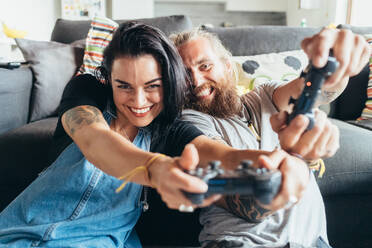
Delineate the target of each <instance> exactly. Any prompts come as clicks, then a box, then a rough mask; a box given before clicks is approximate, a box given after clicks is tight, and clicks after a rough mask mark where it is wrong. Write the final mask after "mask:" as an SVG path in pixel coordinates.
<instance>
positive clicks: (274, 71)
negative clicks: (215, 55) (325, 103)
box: [233, 50, 308, 94]
mask: <svg viewBox="0 0 372 248" xmlns="http://www.w3.org/2000/svg"><path fill="white" fill-rule="evenodd" d="M233 60H234V61H235V63H236V65H237V74H238V85H237V88H238V92H239V94H244V93H246V92H248V91H249V90H251V89H253V87H254V86H255V85H259V84H261V83H263V82H266V81H267V80H280V81H283V82H288V81H291V80H293V79H295V78H297V77H298V76H299V75H300V73H301V71H302V70H303V69H304V68H305V67H306V66H307V64H308V58H307V55H306V54H305V53H304V52H303V51H302V50H294V51H287V52H281V53H269V54H260V55H255V56H235V57H233Z"/></svg>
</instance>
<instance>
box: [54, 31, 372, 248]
mask: <svg viewBox="0 0 372 248" xmlns="http://www.w3.org/2000/svg"><path fill="white" fill-rule="evenodd" d="M322 36H324V33H320V34H318V35H317V36H314V37H313V38H312V39H310V40H305V41H304V49H305V51H306V52H307V53H308V54H309V56H310V58H312V59H313V62H314V64H315V65H317V66H321V64H322V63H324V58H323V61H322V56H319V54H316V52H317V51H315V52H314V47H317V46H316V45H319V42H320V43H322V45H323V49H324V51H323V52H322V53H325V52H326V51H327V50H329V48H331V47H333V48H334V51H335V55H336V58H338V59H339V60H340V61H341V66H340V69H339V72H337V73H336V74H335V75H334V76H332V77H331V78H330V79H329V82H338V83H337V84H335V83H334V84H333V85H332V84H331V85H332V86H333V87H332V88H330V89H331V90H332V92H333V90H334V88H340V90H338V91H341V90H342V89H343V88H344V87H345V85H346V83H347V79H348V78H347V77H348V76H349V75H353V74H356V73H357V72H358V71H359V70H360V69H361V67H360V66H359V67H358V66H356V68H354V69H353V68H350V66H349V65H350V64H353V63H352V62H353V61H354V60H356V59H360V60H361V61H366V58H367V56H366V55H365V53H367V51H364V44H363V43H362V44H360V43H358V44H353V45H352V46H350V47H351V48H350V49H349V53H348V54H347V55H345V53H344V54H342V53H341V55H340V50H338V49H336V47H337V46H340V47H341V48H342V47H349V45H350V44H345V42H343V40H341V41H340V40H337V37H341V36H342V35H340V33H336V32H334V33H333V34H331V35H329V34H328V36H326V37H325V39H323V38H322ZM346 36H347V37H348V38H347V39H348V40H350V39H354V37H357V36H354V35H353V34H351V33H348V34H347V35H346ZM344 39H345V38H344ZM193 41H196V40H194V39H191V40H188V41H187V42H186V43H182V46H181V45H180V46H179V51H180V53H181V55H182V57H183V60H184V62H185V64H186V66H187V68H188V69H189V71H190V74H191V75H192V78H193V84H194V86H195V89H194V94H193V95H194V98H191V101H190V102H189V104H190V106H192V107H196V108H198V107H197V102H206V105H205V106H206V108H205V107H203V106H202V107H201V108H198V109H199V110H201V111H205V112H206V111H208V110H206V109H210V107H212V106H213V104H211V103H212V102H213V101H212V100H213V99H215V97H216V99H223V97H222V98H217V96H218V94H217V93H218V92H222V91H218V90H216V89H217V88H218V87H217V86H221V87H220V88H223V89H225V87H223V84H226V85H232V83H233V81H231V79H230V76H229V75H231V74H229V73H225V74H224V73H223V72H232V67H231V64H229V63H227V61H224V60H223V58H220V57H211V58H209V60H205V59H204V57H205V56H204V55H205V54H204V53H203V51H197V52H196V53H195V51H194V52H192V51H193V50H192V49H193V48H197V47H198V42H193ZM201 42H203V41H202V40H201ZM208 42H209V41H208ZM208 42H207V41H204V45H205V46H206V47H205V48H208V46H211V44H208ZM323 43H325V44H323ZM188 45H190V46H188ZM306 45H307V46H306ZM189 49H190V50H189ZM351 49H354V50H355V51H361V52H360V53H359V55H358V56H357V57H358V58H354V59H350V53H351V51H350V50H351ZM187 51H190V53H188V52H187ZM205 51H207V50H204V52H205ZM211 51H212V52H215V51H214V50H213V49H212V50H211ZM195 54H200V56H201V58H202V59H195V57H194V55H195ZM314 54H315V55H314ZM189 55H190V56H189ZM337 56H338V57H337ZM345 57H346V59H345ZM206 61H207V62H208V63H201V62H206ZM361 63H362V62H361ZM212 68H213V70H211V69H212ZM225 68H227V70H226V69H225ZM351 69H353V70H351ZM196 72H199V74H198V73H196ZM201 72H203V73H201ZM207 72H208V73H207ZM340 72H342V73H340ZM345 72H346V75H344V73H345ZM211 75H212V76H213V77H216V78H218V79H219V80H213V78H212V80H210V79H209V78H210V77H211ZM204 79H208V80H209V81H210V83H208V84H205V82H203V80H204ZM220 79H221V81H220ZM204 81H206V80H204ZM220 82H222V83H221V84H220ZM198 84H200V85H198ZM203 85H204V86H203ZM294 85H295V86H297V87H293V86H294ZM301 85H302V82H301V81H300V80H297V81H295V83H291V84H288V85H286V86H283V87H276V86H273V87H271V92H266V93H267V94H266V95H267V96H268V97H267V99H266V100H267V101H266V103H267V104H268V105H269V104H271V107H270V108H271V109H270V111H267V112H268V113H275V110H276V109H275V108H278V109H279V110H288V109H289V108H288V104H287V103H288V98H289V96H293V97H296V96H298V94H300V92H301V89H302V87H301ZM199 86H201V87H199ZM262 92H263V93H262V94H264V92H265V91H264V90H262ZM70 94H71V92H70ZM77 94H79V93H77ZM229 94H230V95H231V96H233V95H234V93H231V92H230V93H229ZM271 95H272V99H271ZM328 95H333V97H334V96H335V95H336V94H335V93H332V94H331V93H329V94H328ZM91 96H92V97H93V98H94V93H92V94H91ZM66 97H69V96H65V98H66ZM228 98H230V97H228ZM193 99H194V100H193ZM201 100H203V101H201ZM204 100H205V101H204ZM242 100H244V101H247V104H246V105H247V106H250V108H252V109H250V108H249V109H246V111H249V110H251V111H254V112H253V113H252V114H256V115H257V116H255V117H254V118H252V120H254V122H255V123H253V124H255V125H253V126H255V127H256V128H258V129H259V130H257V133H258V134H261V137H260V138H261V140H262V141H261V146H262V144H264V143H265V142H268V143H269V144H270V145H271V146H272V147H270V148H267V147H266V149H267V150H270V149H271V150H272V149H274V147H275V145H276V144H278V142H276V143H275V142H270V139H274V140H276V141H277V140H278V139H277V137H274V138H273V135H272V132H271V133H269V134H268V135H266V134H265V132H264V129H262V130H261V128H262V127H261V125H257V124H258V123H257V122H258V120H259V119H260V117H258V115H260V108H261V105H260V104H257V101H256V102H255V101H251V99H249V98H242ZM271 100H272V101H273V102H274V104H275V105H273V104H272V103H271V102H272V101H271ZM328 100H329V99H328ZM250 101H251V103H250ZM92 102H94V99H92ZM82 104H84V105H90V104H89V101H88V102H87V101H85V102H84V103H82ZM100 104H101V105H102V104H104V103H100ZM255 104H256V105H255ZM77 105H79V103H78V104H76V106H77ZM92 105H93V106H95V105H94V104H92ZM201 105H204V104H201ZM228 105H229V106H230V105H231V106H232V108H231V109H229V111H232V112H231V113H233V115H232V116H227V115H226V116H224V115H223V112H224V111H221V110H219V109H216V110H211V111H212V112H208V113H210V114H214V115H216V116H217V117H223V118H224V117H230V118H231V117H232V118H236V117H238V116H239V113H240V112H239V111H241V110H242V104H241V101H240V99H238V100H237V102H236V103H231V104H230V103H229V104H228ZM234 106H235V107H234ZM256 107H257V109H256ZM65 111H66V112H65V113H63V115H62V118H61V122H62V124H63V125H64V127H65V129H66V131H67V133H68V134H69V135H70V136H72V138H73V140H74V141H75V142H76V143H77V144H78V145H79V147H80V148H81V149H82V151H83V153H84V154H85V155H86V156H87V158H88V159H90V158H92V159H93V160H94V161H96V163H98V164H99V163H105V162H107V161H106V160H105V158H104V156H99V154H97V153H92V152H91V150H90V149H91V148H92V142H91V141H92V139H94V138H93V137H98V136H99V137H101V139H100V141H99V142H103V139H104V137H105V136H102V135H99V133H100V132H101V131H102V132H105V133H107V132H109V129H107V128H106V126H107V123H105V122H104V120H103V118H102V114H101V113H100V111H99V109H98V108H94V107H91V106H89V107H86V106H77V107H74V108H71V109H69V110H67V109H65ZM186 113H187V112H186ZM67 114H69V115H70V116H71V115H75V117H76V118H66V115H67ZM221 114H222V115H221ZM236 114H238V115H236ZM248 115H250V113H248ZM267 116H268V114H266V119H264V118H262V120H261V123H262V125H266V126H267V127H266V128H265V129H269V127H268V126H269V118H268V117H267ZM285 119H286V116H285V114H284V113H283V112H281V113H279V114H276V115H274V116H273V117H272V119H271V120H272V125H273V129H274V130H275V131H276V132H277V133H278V136H279V140H280V144H281V146H282V148H284V149H286V150H287V151H289V152H292V153H293V154H299V155H301V156H303V157H305V158H307V159H313V158H319V157H324V156H330V155H332V154H334V152H335V151H336V150H337V148H338V133H337V129H336V128H334V126H332V125H331V124H330V123H329V122H328V121H327V120H326V118H325V116H322V114H321V113H320V112H318V114H317V120H316V123H317V126H316V127H315V128H314V130H312V131H311V133H310V132H308V133H307V132H304V130H305V128H306V126H307V119H306V118H304V117H301V116H300V117H298V118H296V119H295V120H294V121H292V122H291V125H289V126H287V127H286V126H285V125H284V123H285ZM102 120H103V121H102ZM248 120H250V118H249V119H248ZM92 123H93V124H94V125H93V124H92ZM60 124H61V123H60ZM105 125H106V126H105ZM68 127H74V129H73V130H71V129H69V128H68ZM101 127H102V128H101ZM329 130H332V131H331V132H328V131H329ZM203 131H204V130H203ZM309 133H310V134H311V135H309ZM328 133H330V134H328ZM249 135H252V133H249ZM265 135H266V136H267V137H268V139H269V141H266V140H267V139H266V136H265ZM227 138H228V137H222V139H223V140H225V141H226V139H227ZM115 142H116V141H115ZM227 143H228V142H227ZM308 143H309V144H308ZM325 146H326V147H328V148H329V149H326V152H324V150H323V149H322V148H323V147H325ZM117 147H118V150H117V151H110V152H111V153H114V152H119V151H120V148H119V147H120V141H118V146H117ZM264 147H265V146H264ZM247 148H250V149H255V148H259V146H258V145H257V141H256V143H255V142H253V143H252V144H250V143H247ZM273 154H274V155H272V156H270V157H265V158H262V159H261V164H262V165H263V166H266V167H269V168H270V169H276V168H278V166H279V165H281V166H280V167H279V169H280V170H281V171H282V173H283V178H284V179H283V187H282V189H281V191H280V193H279V194H278V196H277V197H276V198H275V199H274V201H273V203H272V204H270V206H262V205H260V204H259V203H256V202H254V201H253V200H252V199H249V198H246V199H244V198H230V200H229V198H226V199H225V200H224V201H221V202H220V204H221V206H223V207H225V208H226V209H228V210H229V211H231V212H232V213H233V214H231V213H229V212H227V211H225V210H223V209H222V208H218V211H220V210H221V211H223V212H220V213H217V214H219V215H216V216H215V218H220V219H223V220H224V219H226V220H229V219H230V220H231V221H232V223H231V224H230V225H228V226H227V227H231V226H235V225H236V226H239V225H240V224H242V225H243V226H244V225H246V224H249V225H250V226H251V227H253V229H254V228H256V230H255V232H253V234H257V235H255V236H254V237H248V238H247V239H246V240H248V241H249V242H250V241H252V240H253V242H254V244H255V245H256V244H257V245H261V246H265V245H271V246H272V247H275V246H273V245H274V244H276V243H278V242H280V243H279V245H280V246H284V245H286V243H288V242H289V241H292V240H290V237H289V236H290V235H289V233H290V229H295V228H297V226H294V225H293V224H297V223H301V224H303V222H302V221H303V220H304V219H303V218H302V217H301V216H302V215H306V216H311V217H312V216H315V218H316V220H317V221H316V222H314V223H313V224H312V226H311V227H310V229H311V230H312V231H313V232H312V234H311V235H305V234H303V233H300V232H297V234H299V236H301V235H303V236H306V237H305V238H302V236H301V238H302V239H301V240H299V242H300V243H301V242H303V245H308V244H313V243H314V242H316V240H314V237H315V238H316V239H317V238H318V237H319V236H320V237H322V238H323V239H325V240H326V239H327V238H326V234H325V232H326V230H325V217H324V208H323V205H322V200H321V197H320V193H319V190H318V188H317V186H316V184H315V183H314V178H313V177H312V176H311V178H310V183H309V186H307V187H306V183H307V181H309V173H308V171H307V170H303V169H300V166H298V167H297V166H295V165H291V166H289V165H287V166H284V165H283V164H281V163H278V162H277V161H282V160H290V159H291V158H290V157H291V156H289V155H288V154H287V153H285V152H284V151H281V152H275V153H273ZM105 155H106V156H110V155H111V154H110V155H107V154H105ZM118 157H119V156H118ZM265 160H266V161H265ZM270 160H271V161H270ZM284 164H286V163H284ZM273 165H275V166H274V167H273ZM270 166H271V167H270ZM309 192H310V193H309ZM308 194H310V196H311V194H313V195H315V196H316V199H315V200H314V202H310V203H311V205H309V206H306V204H305V203H307V202H305V203H302V200H301V201H300V202H299V203H298V204H297V205H296V206H295V207H294V208H298V209H300V207H298V206H303V207H304V208H306V207H307V209H306V211H305V212H304V213H302V212H301V211H291V210H289V211H287V212H285V210H283V209H282V208H283V207H284V206H286V205H288V204H287V203H290V204H289V205H288V206H287V207H290V205H291V204H292V203H294V202H296V201H297V200H299V199H300V198H302V196H303V195H304V196H303V198H304V199H306V198H309V196H307V195H308ZM244 201H246V202H248V204H245V202H244ZM234 204H239V206H243V207H244V209H247V210H252V211H253V212H255V214H254V215H251V214H245V213H242V212H239V211H238V210H239V209H238V208H236V207H235V208H234V207H232V206H233V205H234ZM304 205H305V206H304ZM311 206H315V208H314V209H311ZM213 208H214V209H217V207H212V209H213ZM244 209H243V210H244ZM278 209H282V210H279V211H276V210H278ZM301 209H303V208H301ZM280 211H281V212H280ZM273 212H275V213H273ZM276 212H280V213H279V214H277V213H276ZM283 212H285V213H288V215H290V216H286V215H285V214H283ZM293 213H294V214H293ZM212 214H213V213H212ZM236 215H237V216H240V217H236ZM296 215H297V216H296ZM226 216H228V218H226ZM267 216H268V217H267ZM241 217H243V218H241ZM264 217H267V218H264ZM289 217H290V218H289ZM203 218H204V219H205V220H208V215H203V216H202V221H203ZM297 218H299V221H298V222H294V223H293V224H291V222H290V221H289V220H290V219H292V220H296V219H297ZM266 219H267V220H268V221H269V222H273V219H274V222H276V223H278V224H277V225H276V226H275V231H274V235H273V231H272V230H269V229H270V228H272V226H268V228H266V227H265V226H263V225H259V224H256V223H250V222H259V221H261V223H265V221H266ZM309 219H310V218H305V220H309ZM237 222H239V223H237ZM238 224H239V225H238ZM306 224H308V223H306ZM303 226H305V224H303ZM244 228H245V227H244ZM261 228H263V230H262V229H261ZM250 229H251V228H250ZM250 229H249V230H248V229H246V230H248V233H249V231H250ZM258 229H260V230H258ZM208 230H211V231H212V232H214V231H216V233H212V235H210V234H208V233H206V232H209V231H208ZM301 230H303V229H301ZM218 231H219V230H218V226H216V228H214V230H213V229H209V227H208V226H206V227H205V228H204V230H203V233H202V235H201V240H202V241H203V244H204V245H213V243H209V244H208V241H210V240H218V241H222V240H223V239H227V240H232V238H230V237H229V236H228V235H226V234H225V233H218ZM244 232H245V233H247V232H246V231H245V230H243V231H242V233H239V235H240V234H241V235H243V237H244ZM278 232H281V233H283V234H280V233H279V235H278ZM203 235H204V236H203ZM213 235H216V236H213ZM210 236H212V238H210ZM203 237H205V238H203ZM307 237H310V238H308V240H306V239H307ZM255 238H258V239H260V240H255ZM241 240H242V239H241ZM246 240H245V239H244V240H242V241H244V242H246ZM248 241H247V242H248ZM295 241H297V240H295ZM222 242H223V241H222ZM239 244H240V243H239ZM247 244H249V243H247Z"/></svg>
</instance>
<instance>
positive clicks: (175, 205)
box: [149, 144, 220, 209]
mask: <svg viewBox="0 0 372 248" xmlns="http://www.w3.org/2000/svg"><path fill="white" fill-rule="evenodd" d="M198 163H199V156H198V151H197V150H196V148H195V146H194V145H193V144H189V145H187V146H186V147H185V149H184V150H183V152H182V155H181V156H180V157H179V158H170V157H164V158H159V159H157V160H156V161H155V162H154V164H153V165H151V167H150V168H149V170H150V175H151V184H152V185H153V186H154V187H155V188H156V190H157V191H158V192H159V194H160V196H161V198H162V200H163V201H164V202H165V203H166V204H167V206H168V207H169V208H172V209H179V207H180V205H185V206H192V207H193V208H196V207H204V206H208V205H210V204H212V203H213V202H214V201H216V200H218V199H219V198H220V196H219V195H214V196H211V197H209V198H207V199H205V200H204V202H203V204H202V205H200V206H197V205H194V204H192V203H191V201H190V200H189V199H187V198H186V197H185V195H184V194H183V192H182V191H187V192H194V193H203V192H206V191H207V189H208V186H207V184H206V183H205V182H204V181H202V180H201V179H199V178H197V177H194V176H191V175H189V174H187V173H185V172H184V170H192V169H195V168H196V166H197V165H198Z"/></svg>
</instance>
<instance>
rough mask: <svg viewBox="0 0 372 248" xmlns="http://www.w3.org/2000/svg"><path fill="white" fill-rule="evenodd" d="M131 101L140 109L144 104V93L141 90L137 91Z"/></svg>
mask: <svg viewBox="0 0 372 248" xmlns="http://www.w3.org/2000/svg"><path fill="white" fill-rule="evenodd" d="M133 101H134V104H135V105H136V107H142V106H143V105H144V104H145V103H146V92H145V91H144V90H142V89H139V90H137V91H136V92H135V95H134V98H133Z"/></svg>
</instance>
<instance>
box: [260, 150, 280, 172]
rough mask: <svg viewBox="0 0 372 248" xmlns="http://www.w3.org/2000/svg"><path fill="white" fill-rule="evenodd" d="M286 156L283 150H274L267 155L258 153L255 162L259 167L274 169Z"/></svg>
mask: <svg viewBox="0 0 372 248" xmlns="http://www.w3.org/2000/svg"><path fill="white" fill-rule="evenodd" d="M286 156H287V153H285V152H284V151H283V150H275V151H273V152H272V153H271V154H268V155H260V156H259V157H258V159H257V163H258V165H259V166H260V167H263V168H266V169H269V170H276V169H278V168H279V166H280V164H281V162H282V161H283V159H284V158H285V157H286Z"/></svg>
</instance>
